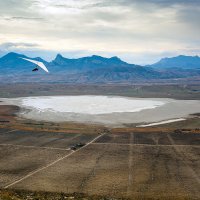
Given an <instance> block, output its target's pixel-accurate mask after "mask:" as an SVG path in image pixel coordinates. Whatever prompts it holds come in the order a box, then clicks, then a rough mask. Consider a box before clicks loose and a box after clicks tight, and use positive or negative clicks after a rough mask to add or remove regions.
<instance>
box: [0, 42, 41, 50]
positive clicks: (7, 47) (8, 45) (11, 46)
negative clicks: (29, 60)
mask: <svg viewBox="0 0 200 200" xmlns="http://www.w3.org/2000/svg"><path fill="white" fill-rule="evenodd" d="M38 46H39V45H38V44H34V43H23V42H18V43H13V42H6V43H2V44H0V50H1V51H5V50H12V49H17V48H33V47H38Z"/></svg>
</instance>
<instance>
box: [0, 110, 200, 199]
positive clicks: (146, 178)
mask: <svg viewBox="0 0 200 200" xmlns="http://www.w3.org/2000/svg"><path fill="white" fill-rule="evenodd" d="M17 111H19V108H18V107H15V106H1V107H0V120H1V121H0V187H1V192H0V199H51V198H52V199H67V198H69V199H71V198H73V199H102V198H105V199H106V198H107V199H111V198H119V199H120V198H124V199H199V196H200V176H199V174H200V170H199V169H200V168H199V166H200V129H199V127H200V124H199V123H200V122H199V121H200V120H199V114H195V115H194V116H193V118H190V119H188V120H187V121H184V122H175V123H172V124H168V125H160V126H158V127H146V128H134V127H131V125H130V127H128V126H127V127H122V128H106V127H103V126H97V125H84V124H73V123H60V124H59V123H48V122H36V121H31V120H25V119H21V118H19V117H17V116H16V112H17Z"/></svg>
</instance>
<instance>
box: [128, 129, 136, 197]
mask: <svg viewBox="0 0 200 200" xmlns="http://www.w3.org/2000/svg"><path fill="white" fill-rule="evenodd" d="M134 136H135V135H134V133H130V142H129V143H130V144H132V143H134V138H135V137H134ZM132 185H133V145H130V146H129V157H128V187H127V196H129V195H131V191H132V190H131V186H132Z"/></svg>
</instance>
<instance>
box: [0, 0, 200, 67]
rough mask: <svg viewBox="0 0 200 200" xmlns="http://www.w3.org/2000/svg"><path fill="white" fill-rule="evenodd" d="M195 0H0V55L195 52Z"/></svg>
mask: <svg viewBox="0 0 200 200" xmlns="http://www.w3.org/2000/svg"><path fill="white" fill-rule="evenodd" d="M199 19H200V0H0V55H3V54H5V53H6V52H9V51H16V52H22V53H26V54H27V55H28V56H32V57H34V56H41V57H43V58H45V59H48V60H50V59H53V58H54V56H55V55H56V54H57V53H61V54H63V55H64V56H66V57H70V58H72V57H82V56H88V55H92V54H98V55H101V56H105V57H110V56H119V57H120V58H121V59H123V60H125V61H127V62H130V63H136V64H147V63H153V62H156V61H157V60H159V59H160V58H161V57H171V56H175V55H179V54H187V55H200V20H199Z"/></svg>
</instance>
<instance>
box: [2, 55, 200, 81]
mask: <svg viewBox="0 0 200 200" xmlns="http://www.w3.org/2000/svg"><path fill="white" fill-rule="evenodd" d="M20 57H24V58H29V57H27V56H25V55H21V54H17V53H13V52H11V53H8V54H7V55H5V56H3V57H1V58H0V70H1V73H0V82H67V83H110V82H113V83H115V82H122V83H123V82H134V81H138V80H155V79H173V78H187V77H193V76H200V57H198V56H194V57H193V56H182V55H181V56H177V57H174V58H163V59H161V60H160V61H159V62H157V63H155V64H153V65H147V66H139V65H134V64H129V63H126V62H124V61H122V60H121V59H120V58H118V57H111V58H104V57H101V56H97V55H93V56H90V57H83V58H78V59H69V58H65V57H63V56H62V55H60V54H58V55H57V56H56V58H55V59H54V60H52V61H51V62H47V61H45V60H43V59H42V58H40V57H37V58H33V59H34V60H38V61H42V62H44V64H45V65H46V66H47V67H48V69H49V71H50V74H46V73H45V72H43V71H42V70H40V71H39V72H36V73H34V72H32V69H33V68H34V64H32V63H30V62H27V61H25V60H23V59H21V58H20Z"/></svg>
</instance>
